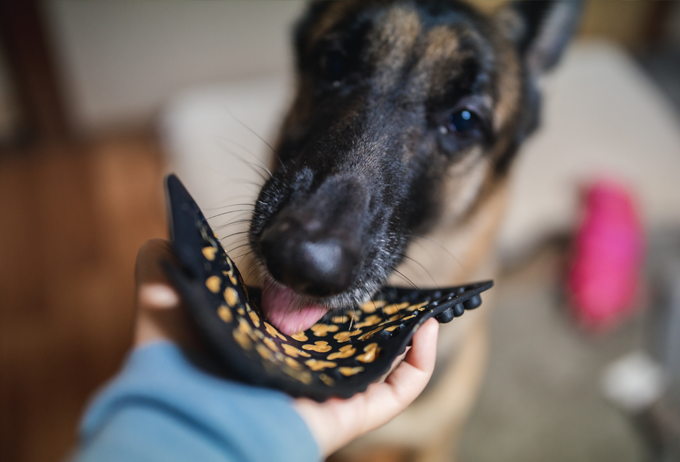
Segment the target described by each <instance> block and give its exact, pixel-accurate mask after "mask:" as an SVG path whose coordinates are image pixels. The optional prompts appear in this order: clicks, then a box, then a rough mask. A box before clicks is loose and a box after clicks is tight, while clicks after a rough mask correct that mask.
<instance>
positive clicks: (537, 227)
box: [0, 0, 680, 462]
mask: <svg viewBox="0 0 680 462" xmlns="http://www.w3.org/2000/svg"><path fill="white" fill-rule="evenodd" d="M478 3H479V5H480V6H481V7H482V8H484V9H493V8H495V7H497V6H498V5H499V4H500V3H502V2H500V1H494V2H489V1H484V2H482V1H480V2H478ZM304 4H305V3H304V2H303V1H297V0H286V1H248V2H245V1H223V2H214V1H203V0H195V1H191V2H189V1H184V2H182V1H179V2H162V1H145V2H119V1H100V2H84V1H78V0H43V1H38V0H22V1H12V0H0V211H1V213H2V218H1V219H0V460H2V461H12V462H37V461H46V460H61V459H63V458H64V457H66V455H67V454H68V453H69V450H70V448H72V447H73V445H74V443H75V435H76V434H75V431H76V426H77V422H78V418H79V416H80V414H81V412H82V410H83V408H84V406H85V404H86V402H87V399H88V397H89V396H91V394H92V393H93V391H94V390H95V389H96V388H97V387H99V386H101V385H102V384H103V383H105V381H106V380H107V379H108V378H110V377H111V376H112V375H113V374H114V372H115V371H116V370H117V369H118V367H119V366H120V365H121V362H122V360H123V358H124V356H125V353H126V351H127V349H128V348H129V346H130V341H131V334H132V332H131V326H132V319H133V281H132V271H133V266H134V258H135V255H136V251H137V249H138V248H139V246H140V245H141V244H142V243H143V242H144V241H145V240H147V239H149V238H152V237H159V236H166V229H165V212H164V209H163V198H162V177H163V174H164V173H165V172H167V171H169V170H175V171H177V172H178V173H179V174H180V177H181V178H182V179H183V180H184V181H185V183H186V184H187V185H188V186H189V189H190V190H191V191H192V193H194V194H195V195H196V197H197V199H198V202H199V203H200V204H201V206H202V207H204V208H206V209H212V210H214V209H215V208H216V207H220V206H224V205H226V204H229V203H235V202H243V201H244V200H245V201H247V200H252V198H253V197H254V194H255V193H256V191H257V187H256V185H255V184H253V183H257V182H261V179H260V178H258V177H257V176H254V174H253V172H252V171H251V170H250V169H249V168H248V167H247V165H245V163H244V162H243V159H249V160H253V159H258V158H265V157H266V155H267V154H268V148H267V146H266V145H265V141H268V142H271V141H273V139H274V137H275V129H276V126H277V121H278V120H279V118H280V116H281V113H282V111H283V110H284V108H285V105H286V102H287V101H288V98H290V96H291V88H292V85H291V83H290V82H291V79H290V72H291V63H292V59H291V53H290V46H289V44H290V40H289V36H290V28H291V25H292V23H293V21H294V20H295V18H296V17H297V16H298V15H299V14H300V13H301V11H302V9H303V7H304ZM543 91H544V94H545V101H546V103H545V104H546V106H545V111H544V121H543V125H542V129H541V131H540V132H539V133H538V134H537V135H536V136H535V137H534V138H533V139H532V140H531V141H530V142H529V143H528V145H527V146H526V149H525V150H524V152H523V153H522V157H521V158H520V159H519V162H518V165H517V166H516V169H515V170H516V171H515V172H514V173H515V175H514V182H513V197H512V202H511V207H510V211H509V213H508V216H507V221H506V224H505V227H504V229H503V232H502V235H501V237H500V240H499V244H498V254H499V257H500V260H501V263H502V273H501V277H500V278H499V279H498V280H497V283H498V285H497V288H496V289H495V290H496V300H497V301H498V303H497V304H496V306H494V307H493V309H492V314H491V328H490V329H491V337H490V338H491V355H490V358H491V359H490V363H489V366H488V374H487V380H486V382H485V384H484V385H483V387H482V390H481V392H480V399H479V401H478V402H477V404H476V405H475V408H474V411H473V415H472V417H471V419H470V421H469V424H468V426H467V428H466V429H465V431H464V435H463V440H462V444H461V446H460V448H459V453H460V454H461V456H462V458H463V459H465V460H475V461H498V460H504V461H520V460H521V461H525V462H526V461H538V460H541V461H543V460H550V461H567V460H568V461H610V460H611V461H617V462H621V461H640V460H664V461H672V460H680V456H678V454H680V449H679V448H680V436H679V435H680V413H678V409H679V408H680V406H679V404H678V403H680V388H679V385H678V371H679V370H680V357H679V356H680V341H679V340H678V339H680V292H679V288H680V181H678V178H679V177H680V2H674V1H590V2H588V3H587V6H586V12H585V17H584V20H583V23H582V25H581V27H580V32H579V36H578V40H577V41H576V43H575V45H574V46H573V47H572V48H571V50H570V52H569V53H568V55H567V56H566V58H565V59H564V62H563V63H562V64H561V66H560V67H558V69H557V70H556V71H555V72H554V74H553V75H551V76H550V77H549V78H548V79H547V80H546V81H545V82H544V86H543ZM261 138H262V139H261ZM601 178H607V179H609V180H614V181H616V182H617V183H618V184H621V185H623V187H624V188H625V190H626V192H627V194H628V195H629V196H630V197H631V198H632V203H633V204H634V210H635V211H636V216H637V217H638V218H639V220H640V221H641V223H642V226H643V229H644V233H645V236H646V241H645V242H646V243H645V249H646V252H645V254H646V256H645V259H644V271H643V273H642V274H641V276H640V281H641V282H640V287H641V289H640V290H639V291H637V293H636V297H635V301H634V303H632V304H631V306H630V307H629V311H628V312H626V313H624V314H621V315H619V316H617V317H615V320H614V321H615V322H614V321H613V322H612V323H611V325H610V326H609V327H608V328H607V329H604V330H603V331H601V332H599V333H597V334H594V333H593V332H591V331H589V330H587V329H583V328H582V327H580V326H579V324H578V323H575V322H574V321H573V319H574V316H572V315H571V314H570V310H569V309H568V308H567V306H568V303H567V301H568V296H566V295H565V291H564V287H565V285H566V280H567V273H568V268H569V261H570V260H569V259H570V258H571V256H572V255H573V245H572V242H573V235H574V230H576V229H577V228H578V226H579V223H580V222H581V221H580V220H581V217H582V215H583V201H582V195H581V194H582V191H583V188H584V187H585V186H586V185H588V184H589V182H592V181H593V180H597V179H601ZM244 198H245V199H244ZM234 230H235V229H234Z"/></svg>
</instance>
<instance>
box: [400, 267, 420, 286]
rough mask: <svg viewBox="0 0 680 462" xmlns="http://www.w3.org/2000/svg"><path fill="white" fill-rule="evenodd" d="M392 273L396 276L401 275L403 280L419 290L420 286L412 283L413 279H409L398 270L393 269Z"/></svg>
mask: <svg viewBox="0 0 680 462" xmlns="http://www.w3.org/2000/svg"><path fill="white" fill-rule="evenodd" d="M394 274H396V275H397V276H401V277H402V278H403V279H404V280H406V282H408V283H409V284H411V286H413V288H414V289H416V290H420V288H419V287H418V286H417V285H415V284H414V283H413V281H411V280H410V279H409V278H407V277H406V276H405V275H404V274H403V273H402V272H401V271H398V270H396V269H395V270H394Z"/></svg>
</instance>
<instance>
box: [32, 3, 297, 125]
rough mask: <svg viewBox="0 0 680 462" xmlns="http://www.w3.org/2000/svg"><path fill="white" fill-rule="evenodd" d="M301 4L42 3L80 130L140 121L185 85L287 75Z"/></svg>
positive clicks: (74, 122) (63, 80)
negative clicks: (277, 73)
mask: <svg viewBox="0 0 680 462" xmlns="http://www.w3.org/2000/svg"><path fill="white" fill-rule="evenodd" d="M303 5H304V2H303V1H301V0H282V1H263V0H248V1H233V0H232V1H219V2H217V1H206V0H194V1H191V2H167V1H159V0H151V1H144V2H136V1H135V2H112V1H108V2H84V1H78V0H46V2H45V4H44V6H45V13H46V16H47V19H48V25H49V28H50V32H51V34H52V36H53V39H54V52H55V54H56V57H57V62H58V64H59V69H60V71H61V80H62V83H63V86H64V91H65V93H66V96H67V98H66V99H67V100H68V101H70V105H69V114H70V117H71V122H72V124H73V125H74V127H75V128H76V129H77V130H78V131H80V132H89V131H93V130H97V129H101V128H109V129H110V128H111V127H118V128H129V127H135V126H139V125H140V124H146V123H148V122H150V121H151V120H152V117H153V115H154V112H155V111H156V110H157V109H158V107H159V106H160V105H162V104H163V103H164V102H165V101H167V99H168V98H169V97H170V96H172V95H173V94H175V93H177V92H178V91H180V90H182V89H183V88H185V87H188V86H193V85H196V84H205V83H211V82H220V81H224V80H227V79H234V78H243V77H249V76H252V75H256V74H262V73H270V72H272V71H281V70H285V69H286V68H287V66H289V63H290V62H291V59H290V54H289V49H290V27H291V25H292V23H293V22H294V20H295V19H296V18H297V16H298V15H299V14H300V11H301V10H302V8H303Z"/></svg>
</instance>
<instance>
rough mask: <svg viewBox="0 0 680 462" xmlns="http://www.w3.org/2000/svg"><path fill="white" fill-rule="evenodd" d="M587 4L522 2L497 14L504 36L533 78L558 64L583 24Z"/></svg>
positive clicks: (566, 0) (553, 0) (575, 0)
mask: <svg viewBox="0 0 680 462" xmlns="http://www.w3.org/2000/svg"><path fill="white" fill-rule="evenodd" d="M583 3H584V2H583V1H582V0H550V1H544V0H540V1H529V0H518V1H513V2H510V3H509V4H507V5H505V6H504V7H503V8H501V10H500V11H499V12H498V13H497V20H498V22H499V25H500V27H501V29H502V31H503V33H504V34H505V35H506V36H507V37H508V38H509V39H510V40H511V41H512V42H513V43H514V44H515V46H516V47H517V50H518V51H519V53H520V55H521V56H522V57H523V58H524V61H525V63H526V66H527V69H528V70H529V72H530V73H531V74H532V75H534V76H538V75H540V74H542V73H544V72H545V71H548V70H550V69H551V68H552V67H553V66H554V65H555V64H557V62H558V61H559V59H560V57H561V56H562V53H563V52H564V50H565V48H566V46H567V44H568V43H569V40H570V39H571V37H572V35H573V34H574V32H575V31H576V28H577V26H578V24H579V19H580V17H581V11H582V10H583Z"/></svg>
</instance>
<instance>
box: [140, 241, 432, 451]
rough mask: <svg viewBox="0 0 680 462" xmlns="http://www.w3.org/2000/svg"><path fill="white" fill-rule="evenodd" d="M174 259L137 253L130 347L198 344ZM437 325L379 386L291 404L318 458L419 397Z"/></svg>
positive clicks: (151, 247)
mask: <svg viewBox="0 0 680 462" xmlns="http://www.w3.org/2000/svg"><path fill="white" fill-rule="evenodd" d="M163 261H166V262H172V261H174V256H173V254H172V250H171V247H170V243H169V242H168V241H165V240H162V239H152V240H150V241H147V242H146V243H145V244H144V245H143V246H142V247H141V248H140V250H139V253H138V255H137V262H136V266H135V283H136V288H137V290H136V300H137V316H136V322H135V345H136V346H140V345H143V344H145V343H148V342H152V341H157V340H169V341H172V342H175V343H177V344H178V345H182V346H194V347H195V346H200V345H201V343H200V340H199V339H198V338H197V337H196V334H195V333H194V331H193V330H192V329H191V327H190V326H191V323H190V320H189V319H188V317H187V314H186V312H185V311H184V310H183V309H181V302H180V298H179V295H178V294H177V292H176V291H175V290H174V289H173V287H172V286H171V284H170V283H169V282H168V280H167V277H166V276H165V273H164V271H163V268H162V266H161V262H163ZM438 332H439V323H437V321H435V320H434V319H430V320H428V321H427V322H426V323H425V324H423V325H422V326H421V327H420V329H419V330H418V332H417V333H416V334H415V335H414V337H413V346H412V348H411V349H410V350H409V351H408V353H407V354H406V358H405V360H404V361H403V362H402V363H401V364H400V365H399V366H398V367H397V368H396V369H395V370H394V371H393V372H392V373H391V374H390V375H389V376H388V377H387V378H386V379H385V381H384V382H382V383H374V384H372V385H370V386H369V387H368V389H367V390H366V391H365V392H363V393H359V394H357V395H354V396H353V397H352V398H349V399H345V400H343V399H338V398H332V399H329V400H327V401H325V402H323V403H317V402H315V401H312V400H310V399H306V398H298V399H296V400H295V402H294V406H295V408H296V410H297V411H298V413H299V414H300V415H301V416H302V418H303V419H304V420H305V422H306V423H307V426H308V427H309V429H310V431H311V433H312V435H314V438H315V439H316V441H317V443H318V444H319V447H320V448H321V451H322V454H323V455H324V456H328V455H330V454H331V453H333V452H335V451H336V450H338V449H340V448H341V447H342V446H344V445H346V444H348V443H349V442H351V441H352V440H354V439H355V438H358V437H360V436H362V435H364V434H366V433H368V432H370V431H371V430H375V429H376V428H378V427H380V426H382V425H384V424H386V423H387V422H389V421H390V420H392V419H393V418H394V417H396V416H397V415H399V414H400V413H401V412H403V411H404V410H405V409H406V408H407V407H408V405H409V404H411V403H412V402H413V401H414V400H415V399H416V398H417V397H418V395H420V393H422V391H423V390H424V389H425V386H426V385H427V382H428V381H429V380H430V377H431V376H432V372H433V370H434V363H435V356H436V345H437V335H438Z"/></svg>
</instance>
